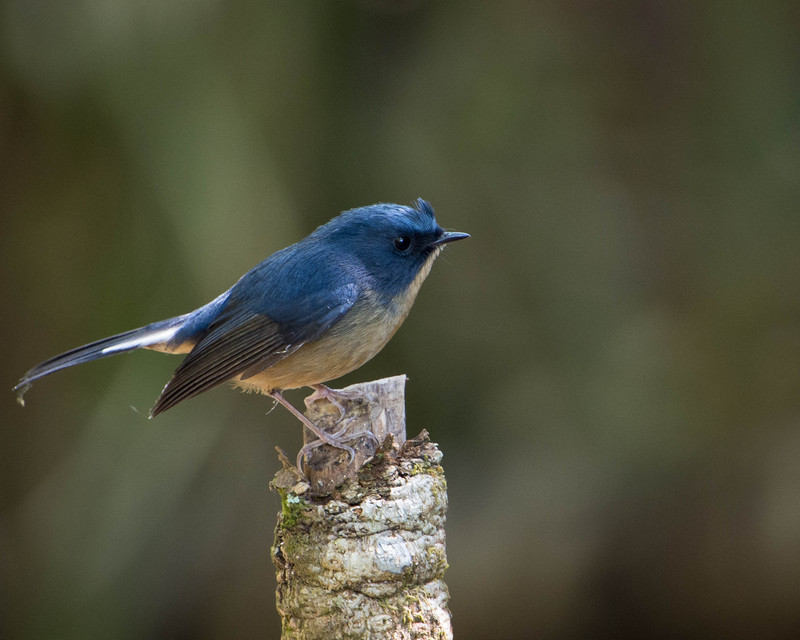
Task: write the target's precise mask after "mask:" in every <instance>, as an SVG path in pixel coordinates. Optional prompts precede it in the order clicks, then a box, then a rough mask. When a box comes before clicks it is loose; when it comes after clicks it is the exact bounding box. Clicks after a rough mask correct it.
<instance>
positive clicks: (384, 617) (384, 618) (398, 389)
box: [271, 376, 453, 640]
mask: <svg viewBox="0 0 800 640" xmlns="http://www.w3.org/2000/svg"><path fill="white" fill-rule="evenodd" d="M404 383H405V376H398V377H396V378H388V379H386V380H379V381H376V382H372V383H365V384H363V385H353V386H351V387H348V388H346V389H344V390H342V391H343V392H344V393H345V394H346V396H347V400H346V402H345V404H346V407H345V409H346V411H345V417H344V418H343V420H345V421H347V420H349V422H347V423H346V424H345V425H344V426H346V427H347V428H348V429H353V431H352V433H358V432H360V431H364V430H365V429H369V430H371V431H372V432H373V433H374V434H375V436H377V437H378V439H379V442H381V445H380V446H378V447H377V450H376V451H373V452H372V453H374V456H373V457H372V458H371V459H370V460H369V461H368V462H367V464H366V465H365V466H363V467H361V468H360V469H359V468H357V467H356V465H357V464H358V459H359V455H365V453H364V451H365V450H370V449H372V450H374V449H375V445H374V441H373V440H372V439H371V438H367V437H364V438H363V442H362V440H361V439H358V441H357V444H358V446H354V445H355V443H351V446H354V448H355V449H356V460H355V461H354V463H353V464H350V465H348V464H347V462H348V456H347V453H346V452H343V451H340V450H336V449H333V450H332V451H328V452H326V451H324V449H327V448H328V447H327V445H326V446H325V447H319V448H318V449H314V451H313V452H312V455H311V460H310V461H309V463H308V465H306V468H305V470H306V472H307V474H308V475H309V476H310V477H308V478H306V477H303V476H302V475H301V474H300V473H299V472H298V470H297V469H296V467H294V466H293V465H292V464H291V463H290V462H289V460H288V459H287V458H286V457H285V456H284V455H282V454H281V460H282V462H283V467H284V468H283V470H281V471H279V472H278V474H277V475H276V476H275V479H274V480H273V481H272V483H271V486H272V487H273V488H274V489H275V490H277V491H278V492H279V493H280V496H281V513H280V514H279V517H278V525H277V527H276V530H275V544H274V546H273V548H272V559H273V562H274V564H275V567H276V569H277V579H278V589H277V606H278V612H279V613H280V615H281V621H282V638H283V639H284V640H289V639H290V638H291V639H298V640H301V639H302V640H314V639H319V640H323V639H324V640H331V639H333V638H353V639H355V638H364V639H366V638H370V639H371V640H376V639H381V638H386V639H389V638H391V639H396V640H406V639H408V640H411V639H417V638H442V639H447V638H452V635H453V634H452V627H451V623H450V611H449V610H448V608H447V602H448V598H449V596H448V591H447V585H446V584H445V583H444V580H443V576H444V572H445V569H446V568H447V556H446V554H445V533H444V522H445V512H446V510H447V483H446V481H445V477H444V471H443V470H442V467H441V465H440V462H441V459H442V454H441V452H440V451H439V449H438V448H437V446H436V445H435V444H434V443H432V442H431V441H430V439H429V437H428V434H427V432H426V431H423V432H422V433H421V434H420V435H419V436H417V437H416V438H413V439H411V440H408V441H405V410H404V408H403V409H402V410H401V409H398V400H399V403H400V406H402V405H403V386H404ZM323 404H329V403H328V401H327V400H321V401H319V402H316V403H314V406H312V408H311V410H310V411H309V412H308V413H307V415H308V416H309V418H311V419H312V420H314V421H315V423H316V424H318V425H320V426H322V425H321V424H320V423H321V422H323V420H320V412H323V413H326V412H330V410H329V408H327V407H318V406H317V405H323ZM334 408H335V407H334ZM335 414H336V417H339V411H338V409H337V410H336V411H335ZM398 425H400V426H402V429H400V431H402V433H399V432H398ZM326 426H330V425H327V424H326ZM342 427H343V424H342V422H339V424H338V425H337V427H336V429H341V428H342ZM398 441H399V442H401V443H402V444H398ZM318 451H319V454H318V455H319V456H320V459H324V460H327V461H328V462H329V463H330V462H331V461H333V463H332V464H329V465H328V466H326V465H325V464H321V463H319V462H318V461H317V460H315V456H316V455H317V452H318ZM372 453H371V454H370V455H372ZM340 456H342V457H340ZM363 459H364V458H362V461H363ZM338 478H341V480H337V479H338ZM335 482H338V484H333V483H335Z"/></svg>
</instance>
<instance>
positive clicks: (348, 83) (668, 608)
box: [0, 0, 800, 640]
mask: <svg viewBox="0 0 800 640" xmlns="http://www.w3.org/2000/svg"><path fill="white" fill-rule="evenodd" d="M798 7H799V5H797V3H792V2H788V1H775V2H766V3H761V4H758V5H751V4H748V3H723V2H713V1H706V2H699V3H690V2H673V3H656V2H641V1H640V2H633V1H630V0H623V1H622V2H614V3H600V2H586V1H583V2H522V1H519V0H517V1H511V0H505V1H501V2H492V3H486V2H433V1H430V2H426V1H423V0H416V1H413V0H406V1H397V2H390V1H388V0H361V1H360V2H355V1H343V2H335V3H313V2H307V1H303V0H300V1H295V2H270V3H266V2H253V1H249V0H233V1H229V2H221V1H220V0H183V1H179V2H155V1H153V0H145V1H141V0H140V1H137V2H133V1H131V0H80V1H78V2H60V1H57V0H35V1H31V0H5V2H4V3H3V4H2V5H0V11H1V12H2V17H1V18H0V34H1V35H0V45H1V46H0V162H2V169H3V170H2V174H1V175H0V212H1V213H2V217H1V218H0V230H1V231H2V233H0V243H1V245H2V249H1V250H0V283H1V286H2V297H3V301H4V303H3V304H2V305H0V320H2V325H3V326H4V327H5V339H4V340H2V347H1V348H2V353H1V354H0V355H1V356H2V357H1V358H0V362H1V363H2V371H3V380H4V381H5V384H6V385H7V386H8V387H11V386H12V385H13V384H14V383H15V382H16V380H17V378H18V377H19V375H21V374H22V373H23V372H24V371H25V370H26V369H27V368H29V367H30V366H31V365H33V364H35V363H36V362H38V361H40V360H42V359H44V358H46V357H49V356H51V355H54V354H55V353H58V352H60V351H63V350H65V349H68V348H70V347H73V346H76V345H78V344H82V343H85V342H88V341H91V340H93V339H96V338H99V337H102V336H105V335H108V334H111V333H117V332H119V331H122V330H125V329H129V328H132V327H135V326H139V325H142V324H146V323H147V322H150V321H153V320H156V319H160V318H162V317H167V316H171V315H175V314H178V313H182V312H185V311H187V310H190V309H192V308H195V307H197V306H199V305H200V304H202V303H204V302H206V301H208V300H210V299H211V298H212V297H214V296H216V295H217V294H218V293H219V292H221V291H222V290H224V289H226V288H227V287H229V286H230V285H231V284H232V283H233V282H234V281H235V280H236V278H238V276H239V275H240V274H242V273H243V272H244V271H246V270H247V269H248V268H250V267H251V266H253V265H254V264H256V263H257V262H258V261H260V260H261V259H263V258H264V257H265V256H266V255H268V254H269V253H271V252H272V251H274V250H277V249H279V248H281V247H283V246H285V245H287V244H290V243H291V242H293V241H295V240H297V239H299V238H301V237H302V236H304V235H305V234H306V233H308V232H309V231H311V230H312V229H313V228H314V227H315V226H316V225H318V224H321V223H323V222H325V221H327V220H328V219H329V218H330V217H332V216H333V215H335V214H336V213H338V212H339V211H341V210H344V209H347V208H351V207H354V206H359V205H364V204H370V203H372V202H376V201H399V202H409V201H411V200H412V199H414V198H416V197H417V196H422V197H425V198H427V199H429V200H431V201H432V202H433V204H434V206H435V207H436V209H437V213H438V216H439V219H440V221H441V222H442V223H443V224H444V225H447V226H449V227H451V228H455V229H458V230H464V231H469V232H470V233H472V235H473V239H472V240H470V241H469V242H467V243H463V244H459V245H457V246H455V247H453V248H452V249H450V250H448V251H447V252H446V254H445V256H444V257H443V258H441V259H440V261H439V263H438V264H437V266H436V268H435V269H434V271H433V274H432V275H431V277H430V278H429V280H428V282H427V283H426V285H425V287H423V291H422V293H421V295H420V298H419V300H418V302H417V305H416V307H415V309H414V312H413V313H412V314H411V316H410V317H409V319H408V321H407V322H406V324H405V326H404V327H403V329H402V330H401V331H400V332H399V333H398V335H397V336H396V337H395V338H394V340H393V341H392V342H391V343H390V344H389V346H388V347H387V348H386V349H385V350H384V352H383V353H382V354H381V355H379V356H378V357H377V358H375V359H374V360H373V361H372V362H370V363H369V364H368V365H366V366H365V367H363V368H362V369H361V370H359V371H358V372H355V373H353V374H351V375H350V376H348V377H347V378H345V379H343V380H342V381H341V384H342V385H344V384H348V383H351V382H354V381H356V380H368V379H372V378H377V377H383V376H386V375H391V374H397V373H401V372H404V373H407V374H408V375H409V376H410V378H411V381H410V384H409V386H408V389H407V394H408V413H409V429H410V431H412V432H416V431H418V430H420V429H422V428H423V427H424V428H427V429H429V430H430V431H431V433H432V434H433V437H434V439H436V440H437V441H438V442H439V443H440V444H441V447H442V449H443V451H444V452H445V464H446V471H447V474H448V479H449V487H450V499H451V510H450V516H449V522H448V542H449V548H448V552H449V561H450V565H451V569H450V571H449V572H448V576H447V579H448V583H449V586H450V590H451V595H452V610H453V613H454V624H455V630H456V634H457V637H459V638H461V639H462V640H467V639H469V638H530V637H557V638H569V637H580V638H590V637H598V638H599V637H603V638H606V637H612V636H615V637H637V638H638V637H646V636H652V635H657V636H668V637H709V636H713V635H720V634H722V635H726V636H728V637H777V636H782V637H791V636H795V635H797V634H798V633H800V609H798V607H797V593H798V592H799V591H800V545H798V543H797V541H798V539H800V507H799V506H798V498H797V496H798V493H800V465H798V462H797V461H798V459H800V394H798V389H799V388H800V366H798V362H800V262H799V261H798V246H800V245H799V243H800V215H798V205H799V204H800V178H798V176H800V82H799V81H798V78H800V54H799V53H798V52H799V51H800V47H799V46H798V45H800V36H799V35H798V30H797V25H798V24H800V9H799V8H798ZM176 362H177V360H175V359H170V358H168V357H165V356H163V355H161V354H153V353H147V352H144V353H138V354H134V355H129V356H126V357H125V358H112V359H109V360H104V361H101V362H97V363H93V364H92V365H90V366H85V367H78V368H76V369H73V370H71V371H69V372H66V373H61V374H57V375H55V376H53V377H52V378H49V379H47V380H43V381H41V382H40V383H38V384H37V385H35V388H34V389H33V391H32V392H31V393H29V394H28V396H27V397H26V399H27V401H28V407H27V408H26V409H25V410H22V409H20V407H18V406H16V405H15V404H14V399H13V396H12V395H11V394H9V395H8V397H7V399H6V401H5V402H3V403H0V424H1V425H2V429H0V464H1V465H2V482H0V572H1V576H0V597H2V600H1V601H0V627H1V628H2V629H1V630H0V634H1V635H2V636H3V637H8V638H25V639H27V638H45V637H48V638H49V637H59V638H94V637H98V638H100V637H102V638H108V637H113V638H131V639H133V638H154V637H159V638H209V639H210V638H230V637H235V638H251V637H252V638H265V637H267V638H271V637H272V638H274V637H278V635H279V629H278V618H277V615H276V614H275V612H274V596H273V590H274V578H273V569H272V566H271V563H270V560H269V545H270V542H271V540H272V528H273V526H274V523H275V514H276V512H277V511H278V510H279V504H278V499H277V497H276V496H274V495H272V494H270V493H269V492H268V490H267V483H268V481H269V480H270V478H271V477H272V475H273V474H274V472H275V471H276V470H277V468H278V463H277V459H276V456H275V454H274V452H273V450H272V448H273V446H274V445H276V444H279V445H280V446H282V447H283V448H284V449H286V450H288V451H295V450H296V449H297V447H298V446H299V444H300V430H299V427H298V425H297V424H296V423H295V421H293V419H292V418H291V417H290V416H288V415H286V412H283V411H281V410H276V411H275V412H274V413H272V414H270V415H269V416H268V417H267V416H265V415H264V414H265V413H266V412H267V410H268V409H269V407H270V403H269V402H267V401H265V400H264V399H263V398H257V397H253V396H245V395H243V394H238V393H233V392H231V391H230V390H227V389H217V390H214V391H211V392H209V393H207V394H204V395H203V396H201V397H200V398H197V399H195V400H193V401H192V402H190V403H186V405H181V406H180V407H179V408H177V409H175V410H173V411H170V412H168V413H167V414H165V415H164V416H163V417H162V416H160V417H159V418H158V420H155V421H153V422H149V421H147V420H146V419H145V415H146V411H147V409H148V408H149V406H150V405H151V404H152V402H153V401H154V400H155V398H156V396H157V395H158V392H159V391H160V389H161V386H162V385H163V384H164V383H165V382H166V380H167V379H168V378H169V375H170V372H171V371H172V369H173V368H174V366H175V365H176ZM291 397H292V398H293V399H294V400H295V401H296V402H301V398H302V394H301V392H293V393H292V394H291ZM129 407H130V408H129Z"/></svg>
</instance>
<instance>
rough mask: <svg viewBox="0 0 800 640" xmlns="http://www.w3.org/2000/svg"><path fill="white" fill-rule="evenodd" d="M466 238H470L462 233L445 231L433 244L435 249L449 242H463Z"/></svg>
mask: <svg viewBox="0 0 800 640" xmlns="http://www.w3.org/2000/svg"><path fill="white" fill-rule="evenodd" d="M464 238H469V234H468V233H461V232H460V231H445V232H444V233H442V235H440V236H439V237H438V238H437V239H436V240H434V241H433V242H432V243H431V244H432V245H433V246H434V247H438V246H440V245H443V244H447V243H448V242H455V241H456V240H463V239H464Z"/></svg>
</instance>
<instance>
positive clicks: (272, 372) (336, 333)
mask: <svg viewBox="0 0 800 640" xmlns="http://www.w3.org/2000/svg"><path fill="white" fill-rule="evenodd" d="M434 258H435V254H433V255H431V257H430V258H429V259H428V260H427V261H426V263H425V264H424V265H423V266H422V269H421V270H420V271H419V273H418V274H417V276H416V277H415V278H414V280H413V281H412V283H411V285H410V286H409V287H408V288H407V289H406V290H405V291H404V292H402V293H400V294H399V295H396V296H394V297H393V298H387V297H385V296H383V295H381V294H380V293H378V292H375V291H372V290H368V291H366V292H364V293H363V294H362V295H361V296H360V297H359V299H358V300H357V301H356V303H355V304H354V305H353V307H352V308H351V309H350V310H349V311H348V312H347V313H346V314H345V316H344V317H343V318H342V319H341V320H339V322H337V323H336V324H335V325H333V327H331V329H330V330H329V331H328V332H327V333H326V334H325V335H323V336H322V337H321V338H320V339H318V340H316V341H314V342H310V343H307V344H305V345H303V346H302V347H301V348H299V349H298V350H297V351H295V352H294V353H293V354H292V355H290V356H288V357H287V358H285V359H283V360H281V361H279V362H277V363H276V364H274V365H273V366H271V367H269V368H268V369H265V370H264V371H262V372H261V373H259V374H256V375H255V376H252V377H250V378H247V379H245V380H238V379H237V380H234V382H235V384H236V385H237V386H240V387H242V388H244V389H247V390H252V391H262V392H263V391H271V390H272V389H296V388H298V387H307V386H310V385H313V384H319V383H322V382H326V381H328V380H333V379H335V378H339V377H341V376H343V375H345V374H347V373H350V372H351V371H354V370H355V369H358V367H360V366H361V365H363V364H364V363H365V362H367V361H368V360H370V359H371V358H372V357H373V356H375V355H376V354H377V353H378V352H379V351H380V350H381V349H383V347H384V346H385V345H386V343H387V342H389V340H390V339H391V337H392V336H393V335H394V334H395V332H396V331H397V330H398V329H399V328H400V325H401V324H403V321H404V320H405V319H406V316H407V315H408V313H409V311H410V310H411V307H412V305H413V304H414V299H415V298H416V296H417V293H418V292H419V288H420V286H421V285H422V282H423V280H424V279H425V277H426V276H427V275H428V273H429V272H430V268H431V264H432V263H433V259H434Z"/></svg>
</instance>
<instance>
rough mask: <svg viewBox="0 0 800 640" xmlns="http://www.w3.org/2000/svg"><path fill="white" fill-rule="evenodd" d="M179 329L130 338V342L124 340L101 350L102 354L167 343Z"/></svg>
mask: <svg viewBox="0 0 800 640" xmlns="http://www.w3.org/2000/svg"><path fill="white" fill-rule="evenodd" d="M179 329H180V326H178V327H170V328H169V329H162V330H161V331H155V332H154V333H147V334H145V335H143V336H141V337H139V338H132V339H130V340H126V341H125V342H120V343H119V344H113V345H111V346H110V347H106V348H105V349H103V351H102V353H114V352H115V351H126V350H127V349H134V348H136V347H146V346H149V345H151V344H158V343H160V342H167V341H168V340H171V339H172V338H173V337H174V336H175V334H176V333H178V330H179Z"/></svg>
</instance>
